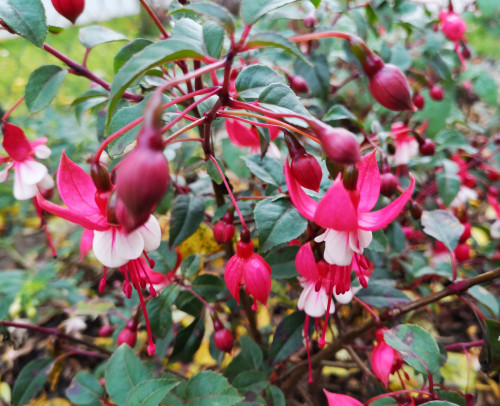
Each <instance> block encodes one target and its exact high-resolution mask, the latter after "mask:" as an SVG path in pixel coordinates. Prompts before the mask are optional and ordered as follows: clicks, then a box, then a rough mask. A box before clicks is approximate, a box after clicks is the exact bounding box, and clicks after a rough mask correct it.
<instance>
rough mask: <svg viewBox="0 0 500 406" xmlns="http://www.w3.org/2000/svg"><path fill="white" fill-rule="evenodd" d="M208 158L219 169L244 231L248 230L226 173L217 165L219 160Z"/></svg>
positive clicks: (211, 156)
mask: <svg viewBox="0 0 500 406" xmlns="http://www.w3.org/2000/svg"><path fill="white" fill-rule="evenodd" d="M208 157H209V158H210V159H211V161H212V162H213V163H214V165H215V167H216V168H217V170H218V171H219V173H220V176H221V177H222V180H223V182H224V185H225V186H226V189H227V193H228V194H229V197H230V199H231V201H232V202H233V206H234V208H235V210H236V212H237V213H238V217H239V218H240V222H241V226H242V227H243V229H247V230H248V227H247V225H246V223H245V219H244V218H243V215H242V214H241V211H240V209H239V207H238V203H237V202H236V199H235V198H234V195H233V192H232V191H231V188H230V187H229V185H228V183H227V180H226V177H225V176H224V172H222V169H221V168H220V166H219V164H218V163H217V160H216V159H215V158H214V157H213V155H209V156H208Z"/></svg>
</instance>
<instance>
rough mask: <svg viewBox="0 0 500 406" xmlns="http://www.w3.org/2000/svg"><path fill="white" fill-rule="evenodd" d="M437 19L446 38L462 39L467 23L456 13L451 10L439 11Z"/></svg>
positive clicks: (452, 39)
mask: <svg viewBox="0 0 500 406" xmlns="http://www.w3.org/2000/svg"><path fill="white" fill-rule="evenodd" d="M439 20H440V21H441V29H442V30H443V34H444V35H445V36H446V38H448V39H449V40H450V41H460V40H461V39H463V37H464V34H465V31H466V30H467V25H466V24H465V21H464V20H462V19H461V18H460V16H459V15H458V14H457V13H455V12H453V11H441V12H440V13H439Z"/></svg>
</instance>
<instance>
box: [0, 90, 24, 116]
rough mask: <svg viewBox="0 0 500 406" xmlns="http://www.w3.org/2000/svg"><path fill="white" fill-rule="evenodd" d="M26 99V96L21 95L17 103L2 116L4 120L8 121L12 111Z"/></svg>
mask: <svg viewBox="0 0 500 406" xmlns="http://www.w3.org/2000/svg"><path fill="white" fill-rule="evenodd" d="M23 101H24V96H23V97H21V98H20V99H19V100H18V101H17V102H16V104H14V105H13V106H12V107H11V108H10V110H9V111H7V113H5V114H4V115H3V117H2V121H7V119H8V118H9V116H10V115H11V114H12V112H13V111H14V110H15V109H17V108H18V107H19V106H20V105H21V103H22V102H23Z"/></svg>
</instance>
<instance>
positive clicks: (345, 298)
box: [333, 289, 354, 304]
mask: <svg viewBox="0 0 500 406" xmlns="http://www.w3.org/2000/svg"><path fill="white" fill-rule="evenodd" d="M353 296H354V295H353V293H352V290H351V289H349V290H348V291H347V292H345V293H342V294H340V295H337V294H336V293H335V289H334V290H333V297H334V298H335V300H336V301H337V302H339V303H342V304H347V303H350V302H351V300H352V298H353Z"/></svg>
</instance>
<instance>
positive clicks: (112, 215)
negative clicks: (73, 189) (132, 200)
mask: <svg viewBox="0 0 500 406" xmlns="http://www.w3.org/2000/svg"><path fill="white" fill-rule="evenodd" d="M96 197H97V194H96ZM116 202H117V197H116V192H115V191H113V192H111V193H110V194H109V197H108V203H107V205H106V220H107V222H108V224H111V225H119V224H120V223H119V222H118V219H117V218H116Z"/></svg>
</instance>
